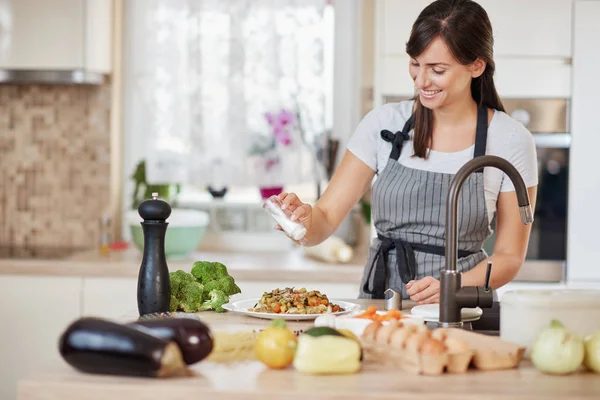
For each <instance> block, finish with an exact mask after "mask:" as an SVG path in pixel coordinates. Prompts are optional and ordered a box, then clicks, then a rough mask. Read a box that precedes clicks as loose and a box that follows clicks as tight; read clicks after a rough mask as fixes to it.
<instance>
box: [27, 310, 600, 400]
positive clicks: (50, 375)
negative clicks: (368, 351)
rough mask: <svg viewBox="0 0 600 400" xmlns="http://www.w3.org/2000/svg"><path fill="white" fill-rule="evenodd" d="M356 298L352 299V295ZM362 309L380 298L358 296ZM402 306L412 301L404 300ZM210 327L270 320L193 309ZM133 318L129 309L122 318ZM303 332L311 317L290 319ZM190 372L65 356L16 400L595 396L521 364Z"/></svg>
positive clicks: (598, 381)
mask: <svg viewBox="0 0 600 400" xmlns="http://www.w3.org/2000/svg"><path fill="white" fill-rule="evenodd" d="M352 301H356V300H352ZM357 302H359V303H361V305H362V306H363V307H366V306H368V305H369V304H373V305H376V306H378V307H379V308H381V307H382V305H383V302H382V301H380V300H379V301H378V300H375V301H373V300H359V301H357ZM403 305H404V306H405V307H404V308H405V310H406V311H408V309H409V308H410V307H411V306H412V303H411V302H404V303H403ZM199 315H200V316H201V318H202V319H203V320H204V321H205V322H207V323H208V324H209V325H210V327H211V328H212V330H213V331H219V330H232V329H234V330H235V329H240V330H241V329H260V328H261V327H263V326H265V325H266V324H268V323H269V321H266V320H261V319H257V318H251V317H246V316H240V315H237V314H234V313H224V314H217V313H212V312H204V313H200V314H199ZM135 318H137V314H136V313H134V312H131V313H128V314H127V315H125V316H124V318H123V320H124V321H131V320H133V319H135ZM288 325H289V327H290V328H291V329H294V330H301V329H306V328H308V327H310V326H311V325H312V322H291V323H289V324H288ZM191 369H192V372H193V374H194V376H192V377H187V378H170V379H164V380H159V379H145V378H129V377H111V376H99V375H89V374H82V373H79V372H77V371H75V370H74V369H72V368H71V367H70V366H68V365H67V364H66V363H64V362H63V361H59V362H57V363H55V364H54V365H51V366H49V367H48V368H46V369H45V370H43V371H39V372H37V373H35V374H33V375H32V376H30V377H28V378H26V379H22V380H21V381H20V382H19V385H18V394H19V397H18V398H19V400H38V399H39V400H41V399H44V400H54V399H56V400H58V399H61V400H69V399H79V398H82V397H85V399H87V400H96V399H98V400H99V399H107V398H110V399H113V400H118V399H128V400H136V399H140V400H141V399H150V398H159V399H202V398H211V399H232V400H234V399H262V400H269V399H277V400H279V399H281V398H286V399H302V400H306V399H311V400H320V399H328V400H332V399H349V398H360V399H382V400H383V399H391V398H394V399H400V398H416V397H418V396H419V397H421V398H423V399H444V400H451V399H477V400H479V399H482V398H484V399H510V400H518V399H534V398H540V399H541V398H543V399H554V398H556V399H559V398H560V399H563V398H569V399H598V398H600V376H599V375H597V374H592V373H583V372H582V373H578V374H573V375H569V376H550V375H544V374H542V373H540V372H539V371H537V370H536V369H535V368H533V367H532V366H531V364H530V363H529V362H527V361H523V362H522V363H521V365H520V367H519V368H517V369H512V370H504V371H493V372H480V371H475V370H470V371H469V372H468V373H466V374H460V375H451V374H445V375H441V376H437V377H426V376H416V375H413V374H410V373H405V372H399V371H393V370H388V369H382V368H381V367H377V366H375V365H367V366H364V367H363V369H362V370H361V372H360V373H358V374H354V375H340V376H312V375H304V374H301V373H299V372H297V371H295V370H294V369H293V367H289V368H287V369H285V370H270V369H268V368H266V367H265V366H263V365H262V364H261V363H260V362H258V361H252V362H246V363H238V364H232V365H224V364H217V363H213V362H207V361H204V362H200V363H197V364H195V365H193V366H192V368H191Z"/></svg>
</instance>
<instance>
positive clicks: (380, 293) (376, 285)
mask: <svg viewBox="0 0 600 400" xmlns="http://www.w3.org/2000/svg"><path fill="white" fill-rule="evenodd" d="M377 237H378V238H379V240H381V244H380V245H379V247H378V248H377V252H376V253H375V256H374V257H373V262H372V263H371V267H370V268H369V272H368V273H367V278H366V280H365V283H364V285H363V292H365V293H367V294H370V295H373V298H375V299H383V298H385V290H387V289H388V288H387V287H386V283H387V278H388V274H387V264H388V260H387V258H388V257H387V254H388V253H389V252H390V251H391V250H392V249H396V268H397V269H398V274H399V275H400V277H401V279H402V282H403V283H404V284H405V285H406V284H407V283H408V282H410V281H412V280H414V279H415V278H416V277H417V259H416V257H415V251H418V252H422V253H428V254H437V255H439V256H444V255H445V247H443V246H433V245H429V244H422V243H409V242H405V241H402V240H400V239H390V238H387V237H384V236H381V235H377ZM471 254H475V253H474V252H471V251H467V250H458V257H459V258H463V257H467V256H470V255H471ZM371 275H373V288H371V289H370V288H369V281H370V278H371Z"/></svg>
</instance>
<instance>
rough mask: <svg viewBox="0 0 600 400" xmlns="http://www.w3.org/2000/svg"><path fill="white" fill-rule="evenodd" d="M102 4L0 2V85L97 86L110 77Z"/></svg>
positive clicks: (108, 10)
mask: <svg viewBox="0 0 600 400" xmlns="http://www.w3.org/2000/svg"><path fill="white" fill-rule="evenodd" d="M112 4H113V2H112V1H108V0H52V1H48V0H0V32H1V33H0V84H80V85H100V84H103V83H104V82H106V80H107V77H108V75H109V74H110V72H111V47H112V46H111V44H112V43H111V40H112V20H113V18H112V7H113V5H112Z"/></svg>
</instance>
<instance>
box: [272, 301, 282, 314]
mask: <svg viewBox="0 0 600 400" xmlns="http://www.w3.org/2000/svg"><path fill="white" fill-rule="evenodd" d="M273 311H274V312H275V313H277V314H279V313H280V312H281V304H279V303H275V305H274V306H273Z"/></svg>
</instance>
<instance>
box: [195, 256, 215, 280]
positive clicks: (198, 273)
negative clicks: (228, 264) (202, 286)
mask: <svg viewBox="0 0 600 400" xmlns="http://www.w3.org/2000/svg"><path fill="white" fill-rule="evenodd" d="M192 275H193V276H194V277H195V278H196V279H197V280H198V282H200V283H206V282H210V281H212V280H214V279H217V271H216V270H215V267H214V264H213V263H212V262H210V261H196V262H195V263H194V265H193V266H192Z"/></svg>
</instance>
